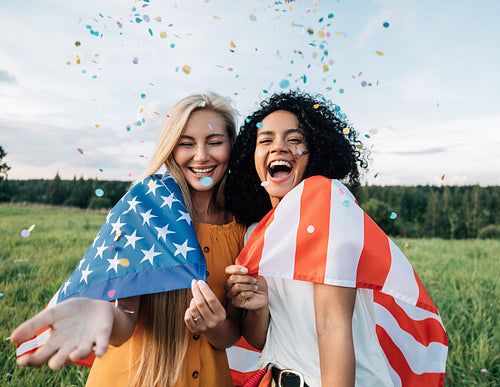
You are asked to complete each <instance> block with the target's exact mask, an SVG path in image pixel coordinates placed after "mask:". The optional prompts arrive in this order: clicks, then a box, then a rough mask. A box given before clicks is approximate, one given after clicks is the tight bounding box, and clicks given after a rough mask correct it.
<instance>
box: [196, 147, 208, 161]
mask: <svg viewBox="0 0 500 387" xmlns="http://www.w3.org/2000/svg"><path fill="white" fill-rule="evenodd" d="M208 159H209V155H208V152H207V148H206V146H205V145H198V146H196V149H195V152H194V160H195V161H206V160H208Z"/></svg>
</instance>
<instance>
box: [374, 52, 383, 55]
mask: <svg viewBox="0 0 500 387" xmlns="http://www.w3.org/2000/svg"><path fill="white" fill-rule="evenodd" d="M375 52H376V53H377V54H378V55H380V56H383V55H384V53H383V52H382V51H375Z"/></svg>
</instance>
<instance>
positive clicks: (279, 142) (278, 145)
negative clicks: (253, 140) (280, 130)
mask: <svg viewBox="0 0 500 387" xmlns="http://www.w3.org/2000/svg"><path fill="white" fill-rule="evenodd" d="M288 151H289V149H288V147H287V144H286V141H285V140H283V139H276V140H275V141H274V142H273V146H272V147H271V153H281V152H288Z"/></svg>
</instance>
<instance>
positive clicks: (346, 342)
mask: <svg viewBox="0 0 500 387" xmlns="http://www.w3.org/2000/svg"><path fill="white" fill-rule="evenodd" d="M318 343H319V361H320V370H321V385H323V386H332V387H348V386H349V387H352V386H354V381H355V369H356V360H355V356H354V345H353V341H352V330H350V329H335V330H334V331H329V332H328V331H326V332H323V333H322V334H321V333H318Z"/></svg>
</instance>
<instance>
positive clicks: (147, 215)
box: [141, 210, 157, 226]
mask: <svg viewBox="0 0 500 387" xmlns="http://www.w3.org/2000/svg"><path fill="white" fill-rule="evenodd" d="M141 216H142V219H143V220H142V225H143V226H144V224H145V223H147V224H148V226H150V224H149V219H151V218H157V216H156V215H151V210H148V211H147V212H142V213H141Z"/></svg>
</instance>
